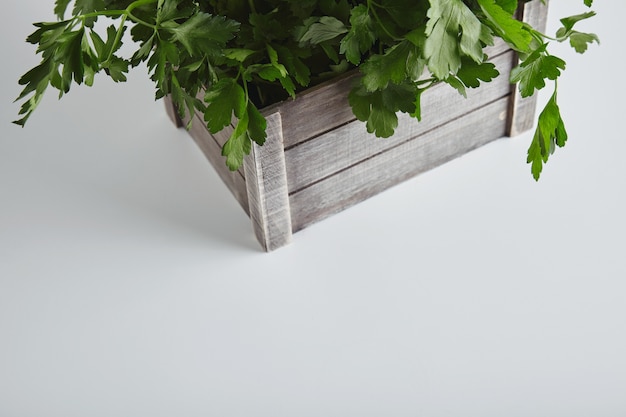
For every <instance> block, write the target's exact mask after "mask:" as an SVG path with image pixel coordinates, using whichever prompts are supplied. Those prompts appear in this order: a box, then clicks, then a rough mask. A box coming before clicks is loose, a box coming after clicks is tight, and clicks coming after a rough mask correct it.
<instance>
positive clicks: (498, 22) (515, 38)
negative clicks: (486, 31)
mask: <svg viewBox="0 0 626 417" xmlns="http://www.w3.org/2000/svg"><path fill="white" fill-rule="evenodd" d="M478 4H480V8H481V9H482V11H483V12H484V13H485V15H486V16H487V19H488V22H489V24H490V26H491V28H492V29H493V30H494V31H495V32H496V33H497V34H498V36H500V37H502V39H504V40H505V41H506V42H507V43H509V44H510V45H511V46H513V47H514V48H515V49H516V50H517V51H519V52H530V45H531V42H532V40H533V37H532V34H531V33H530V32H529V31H528V30H527V29H526V25H525V24H524V23H523V22H520V21H519V20H517V19H515V18H514V17H513V13H512V12H509V10H505V9H504V8H502V7H500V5H498V4H497V3H496V2H495V0H478Z"/></svg>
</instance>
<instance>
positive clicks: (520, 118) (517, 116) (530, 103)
mask: <svg viewBox="0 0 626 417" xmlns="http://www.w3.org/2000/svg"><path fill="white" fill-rule="evenodd" d="M519 14H520V16H518V18H519V19H521V20H522V21H524V22H526V23H529V24H530V25H531V26H533V27H534V28H536V29H537V30H539V31H541V32H545V30H546V24H547V17H548V0H546V2H545V4H543V3H542V2H541V1H540V0H533V1H531V2H528V3H526V4H525V5H524V6H523V7H520V11H519ZM518 63H519V58H518V57H517V55H514V57H513V65H514V66H516V65H517V64H518ZM511 91H512V94H511V102H510V104H509V121H508V126H507V135H508V136H516V135H519V134H520V133H523V132H525V131H527V130H529V129H532V128H533V126H534V124H535V112H536V108H537V94H535V95H533V96H531V97H526V98H523V97H522V95H521V94H520V92H519V90H518V89H517V86H512V89H511Z"/></svg>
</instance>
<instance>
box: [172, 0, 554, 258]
mask: <svg viewBox="0 0 626 417" xmlns="http://www.w3.org/2000/svg"><path fill="white" fill-rule="evenodd" d="M519 15H520V16H519V18H520V19H522V20H523V21H525V22H528V23H530V24H531V25H532V26H533V27H535V28H538V29H539V30H544V28H545V21H546V16H547V6H546V5H544V4H542V2H541V1H540V0H533V1H531V2H529V3H526V4H525V5H524V6H521V7H520V12H519ZM485 52H486V53H487V55H488V56H489V57H490V61H491V62H493V63H494V64H495V65H496V67H497V68H498V70H499V71H500V76H499V77H498V78H497V79H495V80H494V81H492V82H490V83H486V84H482V85H481V86H480V87H479V88H478V89H468V98H467V99H465V98H464V97H462V96H461V95H459V93H458V92H457V91H456V90H454V89H453V88H451V87H450V86H448V85H445V84H440V85H437V86H435V87H434V88H432V89H430V90H428V91H426V92H425V93H424V94H423V96H422V121H421V122H418V121H417V120H415V119H413V118H411V117H410V116H408V115H406V114H403V113H401V114H399V119H400V120H399V125H398V128H397V129H396V133H395V135H394V136H392V137H391V138H388V139H380V138H376V137H375V136H374V135H371V134H368V133H367V131H366V129H365V124H364V123H362V122H360V121H358V120H356V119H355V117H354V115H353V114H352V110H351V108H350V106H349V105H348V99H347V97H348V93H349V91H350V88H351V85H352V81H353V79H354V77H355V76H358V74H352V75H347V76H344V77H342V78H340V79H337V80H333V81H331V82H328V83H325V84H321V85H319V86H316V87H314V88H311V89H309V90H306V91H304V92H303V93H301V94H300V95H298V96H297V98H296V99H295V100H288V101H285V102H282V103H278V104H275V105H272V106H269V107H267V108H264V109H262V113H263V115H264V116H265V117H266V119H267V133H268V137H267V140H266V143H265V145H263V146H257V145H256V144H253V149H252V152H251V154H250V155H249V156H247V157H246V158H245V161H244V165H243V167H242V168H241V169H240V170H239V171H236V172H231V171H229V170H228V168H227V167H226V165H225V161H224V158H223V157H222V156H221V147H222V145H223V144H224V143H225V142H226V140H227V139H228V138H229V136H230V134H231V132H232V127H230V128H226V129H224V130H223V131H222V132H220V133H218V134H215V135H213V134H210V133H209V132H208V130H207V128H206V125H205V123H204V121H203V115H202V114H196V115H195V118H196V120H194V123H193V127H192V128H191V130H190V131H189V133H190V135H191V136H192V137H193V138H194V139H195V141H196V142H197V144H198V146H199V147H200V149H201V150H202V151H203V152H204V154H205V155H206V157H207V158H208V160H209V161H210V162H211V164H212V165H213V167H214V168H215V170H216V171H217V173H218V174H219V176H220V177H221V178H222V180H223V181H224V183H225V184H226V186H227V187H228V188H229V189H230V191H231V192H232V194H233V195H234V197H235V198H236V199H237V200H238V201H239V203H240V204H241V207H242V208H243V209H244V210H245V212H246V213H247V214H248V215H249V216H250V218H251V220H252V225H253V228H254V231H255V234H256V236H257V238H258V240H259V242H260V243H261V245H262V247H263V248H264V249H265V250H267V251H270V250H273V249H276V248H278V247H281V246H283V245H285V244H287V243H289V242H290V241H291V237H292V234H293V233H295V232H297V231H299V230H301V229H303V228H305V227H307V226H309V225H311V224H313V223H315V222H317V221H319V220H322V219H324V218H325V217H327V216H330V215H331V214H333V213H337V212H339V211H341V210H343V209H345V208H347V207H350V206H352V205H353V204H356V203H358V202H360V201H362V200H364V199H366V198H368V197H371V196H373V195H375V194H377V193H380V192H381V191H383V190H385V189H387V188H389V187H391V186H393V185H395V184H397V183H399V182H402V181H404V180H407V179H409V178H411V177H413V176H415V175H417V174H419V173H421V172H424V171H427V170H429V169H432V168H434V167H436V166H438V165H441V164H443V163H444V162H447V161H449V160H451V159H453V158H456V157H458V156H460V155H463V154H464V153H466V152H469V151H471V150H473V149H476V148H478V147H479V146H481V145H484V144H486V143H488V142H491V141H493V140H495V139H498V138H502V137H504V136H514V135H516V134H518V133H520V132H523V131H526V130H528V129H530V128H531V127H532V126H533V123H534V116H535V107H536V103H535V101H536V100H535V98H534V97H533V98H529V99H522V98H521V97H520V96H519V94H518V93H517V91H516V89H515V86H514V85H511V84H510V83H509V73H510V71H511V68H512V67H513V66H514V65H516V64H517V62H518V57H517V56H516V54H515V53H514V52H513V51H512V50H510V49H509V48H508V46H507V45H506V44H505V43H503V42H501V41H500V42H498V43H497V44H496V45H494V46H492V47H489V48H488V49H487V50H486V51H485ZM166 108H167V111H168V114H169V115H170V117H171V118H172V120H173V121H174V122H175V123H177V125H178V126H183V122H182V121H180V120H178V119H177V116H176V112H175V111H174V109H173V106H172V103H171V102H170V101H167V102H166Z"/></svg>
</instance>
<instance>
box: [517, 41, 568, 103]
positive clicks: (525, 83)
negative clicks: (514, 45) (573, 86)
mask: <svg viewBox="0 0 626 417" xmlns="http://www.w3.org/2000/svg"><path fill="white" fill-rule="evenodd" d="M546 47H547V44H544V45H542V46H541V47H539V48H537V49H536V50H535V51H533V53H532V54H530V55H529V56H528V58H526V59H525V60H524V61H523V62H522V63H521V64H520V65H519V66H517V67H516V68H513V70H512V71H511V82H513V83H518V84H519V91H520V93H521V94H522V97H530V96H532V95H533V94H534V93H535V90H541V89H542V88H543V87H545V86H546V82H545V80H546V79H549V80H556V79H557V78H558V77H559V76H560V75H561V70H563V69H565V61H563V60H562V59H561V58H558V57H556V56H553V55H548V54H547V53H545V51H546Z"/></svg>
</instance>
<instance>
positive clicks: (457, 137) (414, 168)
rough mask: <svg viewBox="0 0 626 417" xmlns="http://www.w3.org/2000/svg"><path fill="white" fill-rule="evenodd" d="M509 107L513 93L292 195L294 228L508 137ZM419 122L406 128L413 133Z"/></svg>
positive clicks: (405, 128) (307, 224) (295, 229)
mask: <svg viewBox="0 0 626 417" xmlns="http://www.w3.org/2000/svg"><path fill="white" fill-rule="evenodd" d="M507 106H508V97H505V98H502V99H500V100H498V101H496V102H494V103H492V104H490V105H487V106H485V107H482V108H480V109H478V110H476V111H474V112H473V113H470V114H467V115H465V116H463V117H461V118H459V119H457V120H454V121H452V122H450V123H447V124H445V125H443V126H440V127H438V128H437V129H435V130H432V131H430V132H428V133H426V134H424V135H422V136H418V137H417V138H415V139H413V140H411V141H409V142H405V143H403V144H401V145H398V146H396V147H395V148H392V149H389V150H387V151H385V152H383V153H381V154H379V155H376V156H373V157H372V158H370V159H368V160H366V161H363V162H362V163H360V164H358V165H355V166H353V167H350V168H348V169H346V170H344V171H341V172H339V173H337V174H335V175H333V176H331V177H328V178H326V179H324V180H323V181H320V182H317V183H315V184H313V185H311V186H310V187H307V188H305V189H303V190H300V191H299V192H297V193H294V194H292V195H291V196H290V199H289V200H290V204H291V210H292V223H293V230H294V232H295V231H298V230H300V229H302V228H304V227H306V226H309V225H310V224H312V223H315V222H317V221H319V220H321V219H323V218H325V217H328V216H329V215H331V214H334V213H337V212H339V211H341V210H343V209H345V208H347V207H350V206H352V205H354V204H356V203H358V202H360V201H363V200H365V199H366V198H369V197H371V196H373V195H375V194H378V193H380V192H381V191H383V190H385V189H387V188H389V187H391V186H393V185H395V184H398V183H400V182H402V181H405V180H407V179H409V178H411V177H413V176H415V175H417V174H419V173H421V172H424V171H427V170H429V169H432V168H434V167H436V166H438V165H441V164H443V163H444V162H447V161H449V160H451V159H453V158H456V157H458V156H460V155H463V154H464V153H467V152H469V151H470V150H472V149H475V148H477V147H479V146H481V145H484V144H486V143H488V142H490V141H493V140H495V139H498V138H500V137H502V136H503V135H504V133H505V129H506V120H505V119H504V118H502V115H503V114H505V112H506V110H507ZM417 125H418V124H417V122H415V123H405V124H404V126H403V127H402V129H403V130H407V131H408V132H409V133H408V136H410V135H411V134H410V132H413V131H417V130H418V127H417ZM403 134H407V133H406V132H403ZM362 139H363V140H367V138H365V137H363V138H362Z"/></svg>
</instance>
